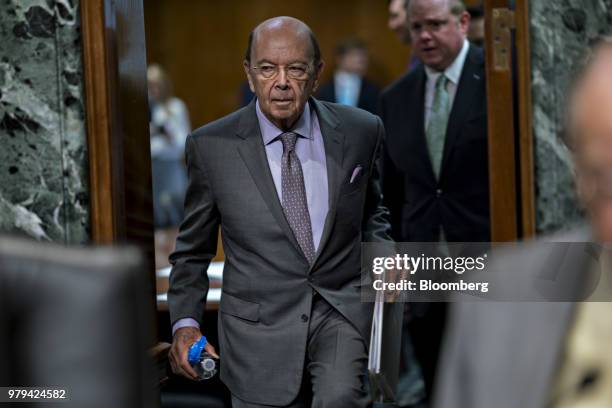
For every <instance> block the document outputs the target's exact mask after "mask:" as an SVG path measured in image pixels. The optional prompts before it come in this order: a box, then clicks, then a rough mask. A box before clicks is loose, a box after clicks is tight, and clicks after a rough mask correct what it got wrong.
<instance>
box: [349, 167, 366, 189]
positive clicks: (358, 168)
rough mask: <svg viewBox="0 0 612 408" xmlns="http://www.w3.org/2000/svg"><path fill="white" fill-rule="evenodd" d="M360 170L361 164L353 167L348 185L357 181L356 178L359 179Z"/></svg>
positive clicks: (361, 168)
mask: <svg viewBox="0 0 612 408" xmlns="http://www.w3.org/2000/svg"><path fill="white" fill-rule="evenodd" d="M362 170H363V166H362V165H361V164H359V165H357V167H355V169H354V170H353V174H352V175H351V181H350V182H349V183H350V184H353V182H354V181H355V180H357V177H359V175H360V174H361V171H362Z"/></svg>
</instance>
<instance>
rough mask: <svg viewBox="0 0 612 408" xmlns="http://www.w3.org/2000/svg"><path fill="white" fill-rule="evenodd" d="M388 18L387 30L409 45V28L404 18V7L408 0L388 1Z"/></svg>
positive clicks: (405, 15)
mask: <svg viewBox="0 0 612 408" xmlns="http://www.w3.org/2000/svg"><path fill="white" fill-rule="evenodd" d="M388 3H389V19H388V21H387V26H388V27H389V30H391V31H393V32H394V33H395V34H397V38H399V40H400V41H401V42H402V43H404V44H406V45H410V42H411V39H410V30H409V29H408V22H407V20H406V17H407V14H406V7H407V5H408V0H390V1H389V2H388Z"/></svg>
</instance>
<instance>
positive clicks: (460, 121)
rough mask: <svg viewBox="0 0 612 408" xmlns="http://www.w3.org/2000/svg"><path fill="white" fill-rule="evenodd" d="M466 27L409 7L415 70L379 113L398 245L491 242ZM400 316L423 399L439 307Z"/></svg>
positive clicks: (461, 9)
mask: <svg viewBox="0 0 612 408" xmlns="http://www.w3.org/2000/svg"><path fill="white" fill-rule="evenodd" d="M469 23H470V16H469V14H468V13H467V11H466V9H465V5H464V4H463V2H462V1H459V0H410V2H409V5H408V24H409V28H410V31H411V38H412V46H413V52H414V53H415V54H416V55H417V56H418V57H419V59H420V60H421V62H422V65H419V66H417V67H416V68H415V69H413V70H412V71H411V72H409V73H407V74H405V75H404V76H403V77H402V78H400V79H399V80H398V81H396V82H395V83H394V84H393V85H391V86H390V87H389V88H388V89H386V90H385V91H384V92H383V94H382V97H381V107H380V109H379V114H380V116H381V118H382V119H383V122H384V125H385V130H386V134H387V137H386V140H385V149H384V153H383V195H384V201H385V204H386V206H387V207H388V208H389V210H390V212H391V225H392V231H393V237H394V239H395V240H396V241H413V242H444V241H451V242H453V241H454V242H471V241H474V242H486V241H488V240H489V239H490V232H489V177H488V153H487V116H486V112H487V102H486V89H485V84H486V82H485V66H484V56H483V52H482V50H481V49H480V48H478V47H476V46H474V45H472V44H470V43H469V41H468V40H467V38H466V35H467V30H468V27H469ZM406 315H407V316H408V317H407V319H408V321H407V322H406V323H407V325H408V330H409V331H410V337H411V338H412V342H413V345H414V353H415V356H416V359H417V361H418V362H419V364H420V365H421V368H422V372H423V377H424V380H425V387H426V391H427V395H428V398H429V397H430V396H431V393H432V388H433V381H434V377H435V371H436V366H437V359H438V353H439V347H440V343H441V338H442V333H443V329H444V322H445V315H446V311H445V305H444V303H431V304H428V303H418V304H411V305H410V310H409V313H407V314H406Z"/></svg>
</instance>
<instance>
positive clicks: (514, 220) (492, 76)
mask: <svg viewBox="0 0 612 408" xmlns="http://www.w3.org/2000/svg"><path fill="white" fill-rule="evenodd" d="M484 8H485V32H486V39H485V46H486V73H487V116H488V118H487V120H488V134H489V140H488V146H489V184H490V209H491V241H494V242H505V241H514V240H517V239H519V238H526V237H531V236H533V235H534V233H535V192H534V189H535V187H534V160H533V131H532V101H531V59H530V48H529V5H528V2H527V1H526V0H518V1H517V2H516V5H515V10H514V28H515V29H514V33H515V37H514V39H515V41H514V44H515V52H514V54H515V57H516V68H517V69H516V80H517V84H516V89H517V92H516V94H515V93H514V92H513V74H512V68H511V67H512V64H510V67H509V69H500V68H499V67H497V68H496V67H495V61H494V52H495V47H496V41H498V40H499V38H496V35H495V33H494V24H496V19H495V18H494V16H495V15H496V13H499V11H500V10H503V9H507V8H508V0H485V2H484ZM497 15H498V14H497ZM497 46H499V45H497ZM511 55H512V52H511V48H510V49H509V52H508V56H509V58H510V56H511ZM515 95H516V98H518V100H517V102H518V104H517V109H518V112H515V111H514V109H515V104H514V102H515ZM515 113H516V115H515ZM515 117H516V118H518V124H515V123H514V122H515V121H514V118H515ZM509 118H510V120H509ZM515 125H516V126H515ZM517 127H518V129H517ZM516 130H518V137H517V136H516ZM517 152H518V154H517Z"/></svg>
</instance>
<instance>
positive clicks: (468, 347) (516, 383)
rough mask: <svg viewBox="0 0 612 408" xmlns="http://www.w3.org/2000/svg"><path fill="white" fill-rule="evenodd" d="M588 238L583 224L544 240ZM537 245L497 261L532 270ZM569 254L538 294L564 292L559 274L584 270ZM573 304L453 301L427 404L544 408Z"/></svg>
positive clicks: (537, 255) (442, 407)
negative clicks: (556, 281) (554, 284)
mask: <svg viewBox="0 0 612 408" xmlns="http://www.w3.org/2000/svg"><path fill="white" fill-rule="evenodd" d="M591 240H592V239H591V234H590V232H589V231H588V229H585V228H582V229H579V230H575V231H572V232H570V233H567V234H562V235H558V236H555V237H551V238H548V239H547V240H546V241H553V242H559V243H562V242H565V243H568V242H590V241H591ZM541 249H542V247H541V246H539V247H538V246H537V245H536V244H529V243H525V244H521V247H519V248H518V250H517V251H516V252H512V253H509V254H507V255H508V256H507V257H505V258H502V259H500V260H499V262H500V263H505V264H507V265H510V266H509V267H508V268H507V270H508V271H516V272H518V273H520V272H521V268H522V267H521V265H526V266H527V268H530V269H531V270H533V268H531V266H532V265H534V264H539V265H541V264H542V262H543V260H542V258H543V254H542V253H541V251H539V250H541ZM573 249H577V250H578V249H580V248H579V247H574V248H573ZM570 258H572V259H569V260H568V262H569V264H568V265H567V266H568V267H567V268H566V267H565V265H561V266H560V267H559V269H558V271H559V275H560V276H561V278H562V281H561V283H560V284H559V285H557V286H558V287H556V288H552V289H553V290H551V291H550V292H546V293H553V294H554V295H555V296H558V295H561V296H567V295H568V294H567V293H563V292H564V291H566V289H567V288H568V287H570V286H568V285H567V283H568V281H567V280H565V279H566V278H567V279H573V277H570V276H568V274H569V273H573V275H574V276H576V277H580V276H581V275H582V276H584V275H583V274H584V273H585V270H584V268H581V267H578V265H580V264H582V265H585V264H584V263H582V262H581V261H582V260H580V259H576V258H575V257H570ZM544 262H546V261H544ZM577 262H578V263H577ZM553 272H555V273H556V272H557V271H553ZM566 272H568V274H566ZM571 282H573V280H572V281H571ZM541 289H542V288H541V287H540V288H538V290H541ZM544 289H547V290H548V289H551V287H546V288H544ZM576 289H577V290H578V288H576ZM540 293H542V292H540ZM574 309H575V303H573V302H466V301H462V302H456V303H453V304H452V306H451V312H450V318H449V322H448V327H447V333H446V336H445V342H444V347H443V352H442V356H441V360H440V365H439V369H438V372H439V375H438V378H437V381H436V389H435V400H434V405H433V406H434V407H435V408H464V407H465V408H490V407H495V408H516V407H521V408H541V407H545V406H546V404H547V402H548V398H549V397H550V391H551V385H552V382H553V381H554V378H555V377H554V375H555V371H556V370H555V369H556V368H557V364H558V363H559V357H560V352H562V350H563V344H564V340H565V336H566V334H567V330H568V328H569V327H570V325H571V323H572V319H573V315H574Z"/></svg>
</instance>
